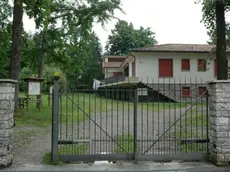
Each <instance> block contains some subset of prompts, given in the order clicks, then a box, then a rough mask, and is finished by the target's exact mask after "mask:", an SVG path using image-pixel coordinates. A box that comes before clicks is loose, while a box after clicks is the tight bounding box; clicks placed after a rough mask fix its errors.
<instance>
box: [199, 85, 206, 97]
mask: <svg viewBox="0 0 230 172" xmlns="http://www.w3.org/2000/svg"><path fill="white" fill-rule="evenodd" d="M205 91H206V88H205V87H199V96H201V95H202V94H203V93H204V92H205Z"/></svg>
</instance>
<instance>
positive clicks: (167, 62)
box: [159, 59, 173, 77]
mask: <svg viewBox="0 0 230 172" xmlns="http://www.w3.org/2000/svg"><path fill="white" fill-rule="evenodd" d="M172 76H173V61H172V59H159V77H172Z"/></svg>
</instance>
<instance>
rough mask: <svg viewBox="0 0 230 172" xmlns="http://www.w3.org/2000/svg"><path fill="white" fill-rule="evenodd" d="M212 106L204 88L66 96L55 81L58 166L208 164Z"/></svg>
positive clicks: (134, 88)
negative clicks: (103, 162)
mask: <svg viewBox="0 0 230 172" xmlns="http://www.w3.org/2000/svg"><path fill="white" fill-rule="evenodd" d="M188 88H189V90H188ZM207 101H208V99H207V91H206V90H205V85H204V84H202V83H195V84H186V85H185V84H184V83H179V84H178V83H175V82H174V83H163V84H162V83H151V84H148V85H147V84H145V86H143V84H137V85H132V84H130V85H127V84H126V85H125V86H120V85H119V87H118V85H117V86H116V85H115V84H114V85H112V86H111V87H101V88H100V89H99V90H93V89H75V88H71V89H70V88H69V89H66V90H61V89H59V83H58V80H55V81H54V91H53V126H52V156H53V162H54V163H56V162H57V160H58V158H60V159H61V160H62V161H86V162H88V161H100V160H108V161H116V160H124V161H129V160H134V161H147V160H151V161H172V160H184V161H194V160H204V159H206V158H207V156H208V133H207V132H208V123H207V120H208V119H207V117H208V115H207V113H208V112H207V110H208V109H207Z"/></svg>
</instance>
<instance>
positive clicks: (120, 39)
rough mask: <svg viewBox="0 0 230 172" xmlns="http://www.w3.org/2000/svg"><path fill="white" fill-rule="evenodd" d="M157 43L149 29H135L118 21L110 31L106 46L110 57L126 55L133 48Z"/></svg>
mask: <svg viewBox="0 0 230 172" xmlns="http://www.w3.org/2000/svg"><path fill="white" fill-rule="evenodd" d="M156 43H157V41H156V39H155V33H154V32H152V31H151V30H150V28H146V29H145V28H143V27H140V28H139V29H135V28H134V27H133V24H132V23H127V22H126V21H123V20H121V21H119V22H118V23H117V24H116V25H115V29H113V30H112V33H111V35H110V36H109V38H108V41H107V45H106V51H107V52H106V53H107V54H110V55H127V54H128V53H129V52H130V51H131V50H132V49H133V48H137V47H145V46H153V45H154V44H156Z"/></svg>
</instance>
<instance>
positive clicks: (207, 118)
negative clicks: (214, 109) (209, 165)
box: [206, 88, 210, 155]
mask: <svg viewBox="0 0 230 172" xmlns="http://www.w3.org/2000/svg"><path fill="white" fill-rule="evenodd" d="M208 97H209V94H208V90H207V88H206V125H207V128H206V133H207V136H206V138H207V140H208V142H207V154H208V155H209V153H210V152H209V128H208V125H209V124H208V123H209V111H208V110H209V105H208V103H209V100H208Z"/></svg>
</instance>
